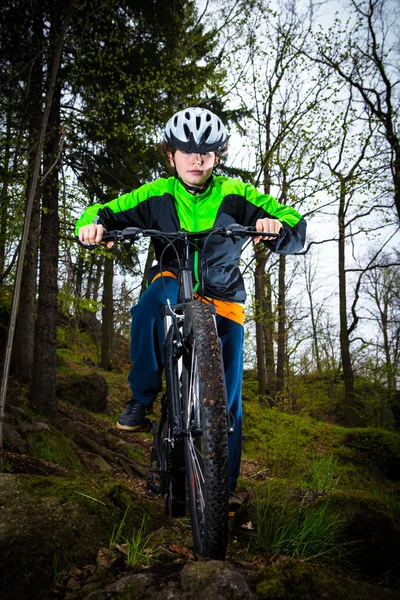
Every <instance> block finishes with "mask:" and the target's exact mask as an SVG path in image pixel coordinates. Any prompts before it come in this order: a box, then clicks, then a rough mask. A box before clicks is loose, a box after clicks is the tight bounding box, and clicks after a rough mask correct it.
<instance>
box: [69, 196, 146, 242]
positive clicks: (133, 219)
mask: <svg viewBox="0 0 400 600" xmlns="http://www.w3.org/2000/svg"><path fill="white" fill-rule="evenodd" d="M150 195H151V184H145V185H142V186H141V187H140V188H138V189H137V190H133V191H132V192H129V193H128V194H123V195H122V196H119V197H118V198H116V199H115V200H111V202H107V203H106V204H93V205H92V206H89V207H88V208H87V209H86V210H85V211H84V213H83V214H82V215H81V217H80V218H79V219H78V221H77V222H76V225H75V235H78V232H79V229H80V228H81V227H83V226H84V225H91V224H92V223H99V224H101V225H103V227H104V228H105V229H107V230H108V231H110V230H112V229H124V228H125V227H142V228H146V227H149V226H150V222H151V221H150V219H151V217H150V215H149V214H148V203H147V202H146V200H147V199H148V198H149V196H150Z"/></svg>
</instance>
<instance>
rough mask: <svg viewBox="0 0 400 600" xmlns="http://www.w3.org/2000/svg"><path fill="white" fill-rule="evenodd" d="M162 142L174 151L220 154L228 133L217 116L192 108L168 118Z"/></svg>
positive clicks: (204, 110) (205, 110) (195, 107)
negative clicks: (166, 143) (169, 145)
mask: <svg viewBox="0 0 400 600" xmlns="http://www.w3.org/2000/svg"><path fill="white" fill-rule="evenodd" d="M164 140H165V141H166V142H168V143H169V144H171V146H172V147H173V148H175V149H176V150H185V151H186V152H201V153H206V152H220V151H221V150H223V149H224V147H225V146H226V143H227V141H228V133H227V131H226V129H225V127H224V125H223V123H222V121H221V119H220V118H219V117H217V115H215V114H214V113H212V112H211V111H210V110H208V109H206V108H200V107H198V106H192V107H189V108H185V109H184V110H181V111H179V112H177V113H176V114H175V115H173V116H172V117H171V118H170V120H169V121H168V123H167V125H166V127H165V131H164Z"/></svg>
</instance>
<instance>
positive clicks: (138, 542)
mask: <svg viewBox="0 0 400 600" xmlns="http://www.w3.org/2000/svg"><path fill="white" fill-rule="evenodd" d="M129 508H130V507H129V506H128V508H127V509H126V511H125V514H124V516H123V518H122V520H121V522H120V523H119V525H118V527H117V526H114V529H113V532H112V535H111V538H110V548H111V549H112V548H114V547H116V546H118V545H119V546H120V547H121V548H124V550H125V551H126V555H127V557H126V562H127V564H128V565H129V566H130V567H135V566H136V565H147V564H149V562H150V560H151V558H150V555H151V552H152V548H149V547H148V546H149V544H150V541H151V539H152V538H153V534H152V533H148V534H146V531H145V530H146V519H145V518H144V517H143V519H142V522H141V524H140V527H139V528H138V529H134V530H133V532H132V535H131V536H130V537H126V536H125V535H123V530H124V529H125V520H126V516H127V514H128V511H129Z"/></svg>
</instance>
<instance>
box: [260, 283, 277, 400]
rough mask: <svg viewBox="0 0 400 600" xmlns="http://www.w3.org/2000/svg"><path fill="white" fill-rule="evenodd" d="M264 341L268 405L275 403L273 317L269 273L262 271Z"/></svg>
mask: <svg viewBox="0 0 400 600" xmlns="http://www.w3.org/2000/svg"><path fill="white" fill-rule="evenodd" d="M264 278H265V291H264V323H263V324H264V341H265V368H266V373H267V394H268V401H269V404H270V406H271V407H272V406H274V405H275V393H276V372H275V352H274V330H275V318H274V313H273V308H272V285H271V274H270V273H269V272H266V273H264Z"/></svg>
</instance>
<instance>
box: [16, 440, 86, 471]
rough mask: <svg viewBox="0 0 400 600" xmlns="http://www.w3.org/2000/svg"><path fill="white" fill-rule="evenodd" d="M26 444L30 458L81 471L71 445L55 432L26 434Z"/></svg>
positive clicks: (81, 468) (78, 460) (79, 463)
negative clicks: (41, 459)
mask: <svg viewBox="0 0 400 600" xmlns="http://www.w3.org/2000/svg"><path fill="white" fill-rule="evenodd" d="M27 442H28V448H29V453H30V455H31V456H34V457H36V458H43V459H44V460H48V461H50V462H53V463H56V464H58V465H63V466H64V467H68V468H70V469H75V470H78V471H81V470H83V466H82V463H81V461H80V459H79V457H78V456H77V454H76V453H75V451H74V449H73V448H72V446H71V444H70V443H68V440H66V439H65V438H64V436H63V435H61V434H60V433H58V432H57V431H54V430H52V431H48V430H41V431H33V432H31V433H29V434H28V439H27Z"/></svg>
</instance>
